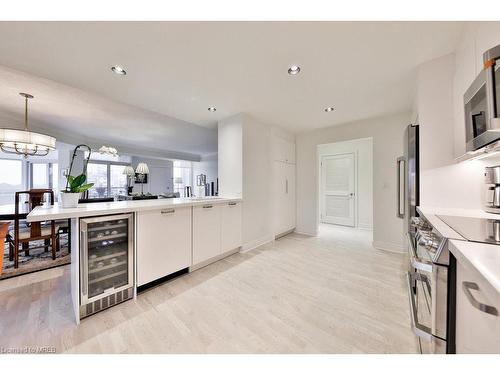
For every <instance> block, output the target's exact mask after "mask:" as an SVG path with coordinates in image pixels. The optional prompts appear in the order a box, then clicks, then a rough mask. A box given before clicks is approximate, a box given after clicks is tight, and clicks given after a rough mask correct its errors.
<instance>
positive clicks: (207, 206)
mask: <svg viewBox="0 0 500 375" xmlns="http://www.w3.org/2000/svg"><path fill="white" fill-rule="evenodd" d="M212 207H213V206H212V205H211V204H207V205H205V206H203V208H212Z"/></svg>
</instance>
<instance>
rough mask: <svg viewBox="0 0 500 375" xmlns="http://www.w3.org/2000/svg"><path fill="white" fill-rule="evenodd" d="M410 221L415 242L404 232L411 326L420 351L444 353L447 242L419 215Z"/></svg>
mask: <svg viewBox="0 0 500 375" xmlns="http://www.w3.org/2000/svg"><path fill="white" fill-rule="evenodd" d="M414 223H415V226H416V227H417V234H416V239H417V241H416V242H415V241H413V240H412V237H411V235H410V234H408V248H409V255H410V263H409V270H408V273H407V287H408V297H409V304H410V317H411V325H412V329H413V332H414V333H415V335H416V337H417V339H418V343H419V347H420V351H421V353H425V354H427V353H447V352H448V348H447V338H448V334H447V333H448V332H447V331H448V328H447V326H448V280H449V274H448V266H449V252H448V247H447V246H448V241H447V239H446V238H444V237H443V236H441V234H440V233H439V232H437V231H436V230H435V229H434V228H432V227H431V226H430V224H429V223H428V222H427V221H425V220H424V219H423V218H418V219H417V220H415V221H414Z"/></svg>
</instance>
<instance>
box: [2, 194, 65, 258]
mask: <svg viewBox="0 0 500 375" xmlns="http://www.w3.org/2000/svg"><path fill="white" fill-rule="evenodd" d="M47 195H48V196H49V198H50V201H49V202H50V204H51V205H53V204H54V192H53V191H52V190H51V189H31V190H27V191H18V192H16V195H15V215H14V230H12V231H10V232H9V234H8V236H7V240H8V242H9V259H10V260H11V261H12V260H14V268H18V267H19V245H21V250H22V251H24V253H25V255H29V251H30V250H34V249H39V248H42V247H43V248H45V251H48V249H49V247H51V250H52V259H53V260H55V259H56V251H59V235H58V232H59V228H58V227H57V226H56V221H55V220H50V221H46V222H31V223H29V224H27V225H26V226H23V227H21V224H22V222H21V221H22V220H21V219H20V217H19V203H20V197H25V196H27V198H28V200H27V201H25V202H22V203H23V204H27V205H28V210H29V211H31V210H33V208H35V207H36V206H40V205H42V204H43V203H44V197H45V196H47ZM23 222H24V221H23ZM41 240H43V245H41V246H39V245H38V246H32V247H30V242H33V241H41Z"/></svg>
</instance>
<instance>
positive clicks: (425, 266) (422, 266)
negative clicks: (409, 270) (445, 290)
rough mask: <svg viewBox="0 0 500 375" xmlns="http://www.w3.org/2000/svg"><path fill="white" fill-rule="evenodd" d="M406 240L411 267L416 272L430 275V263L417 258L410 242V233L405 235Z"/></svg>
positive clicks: (431, 266)
mask: <svg viewBox="0 0 500 375" xmlns="http://www.w3.org/2000/svg"><path fill="white" fill-rule="evenodd" d="M406 239H407V240H408V252H409V253H410V264H411V266H412V267H413V268H416V269H418V270H421V271H424V272H429V273H432V268H433V265H432V262H429V261H426V260H422V259H420V258H419V257H418V255H417V252H416V250H415V246H414V245H413V241H412V240H411V237H410V233H406Z"/></svg>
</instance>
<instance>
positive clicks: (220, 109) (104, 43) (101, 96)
mask: <svg viewBox="0 0 500 375" xmlns="http://www.w3.org/2000/svg"><path fill="white" fill-rule="evenodd" d="M462 27H463V24H462V23H454V22H268V23H266V22H59V23H58V22H25V23H20V22H17V23H14V22H0V64H1V65H4V66H7V67H10V68H13V69H16V70H20V71H23V72H27V73H30V74H32V75H35V76H39V77H43V78H46V79H49V80H53V81H56V82H58V83H61V84H64V85H68V86H71V87H74V88H76V89H79V90H74V89H72V88H71V87H67V86H61V85H58V84H56V83H55V82H49V81H46V80H35V81H36V82H35V83H34V84H33V86H32V85H31V84H30V80H33V79H35V77H32V76H29V75H22V74H17V75H16V72H14V71H11V70H10V71H9V70H8V69H2V71H0V73H1V74H2V75H1V76H0V79H3V78H5V75H7V76H10V78H11V81H10V83H9V85H10V86H9V88H8V89H9V91H8V92H7V91H6V89H5V88H4V87H1V88H0V95H1V96H0V109H1V108H2V107H3V108H4V110H5V108H7V107H8V109H9V110H10V111H14V107H12V105H14V104H15V108H17V109H19V100H18V99H19V98H16V95H17V92H19V91H22V90H27V91H30V90H31V91H35V92H33V94H35V95H37V92H36V90H35V89H38V88H40V90H41V91H40V94H39V95H37V98H36V101H37V102H38V103H39V104H34V105H33V116H35V119H38V118H37V116H38V114H37V112H36V107H35V106H36V105H39V106H40V108H43V107H45V108H46V110H45V112H44V113H41V112H42V109H40V114H39V115H40V120H43V121H45V122H46V123H47V124H50V125H53V126H57V127H58V129H59V128H60V130H62V129H64V127H67V130H68V131H75V132H80V133H86V134H92V136H94V137H101V136H104V135H106V136H107V137H111V138H113V137H116V140H117V141H120V142H124V143H127V142H129V141H131V139H132V138H133V140H134V141H140V142H144V143H147V144H148V145H149V146H150V147H151V148H167V149H172V150H176V151H182V152H191V153H198V154H204V153H209V152H213V151H216V138H214V135H213V134H214V132H211V133H203V131H202V130H198V128H197V127H191V126H192V125H190V124H187V123H185V122H182V121H178V120H175V119H174V118H177V119H182V120H184V121H187V122H189V123H192V124H196V125H200V126H203V127H207V128H214V127H215V126H216V123H217V120H220V119H222V118H225V117H228V116H230V115H233V114H236V113H239V112H246V113H249V114H252V115H253V116H255V117H256V118H258V119H260V120H262V121H265V122H268V123H271V124H275V125H280V126H282V127H284V128H288V129H290V130H292V131H295V132H297V131H306V130H310V129H314V128H320V127H325V126H330V125H335V124H339V123H344V122H348V121H353V120H357V119H362V118H369V117H374V116H380V115H385V114H390V113H396V112H401V111H406V110H409V109H410V108H411V106H412V100H413V95H414V87H415V76H416V69H415V68H416V66H418V65H419V64H420V63H422V62H424V61H427V60H430V59H432V58H435V57H438V56H442V55H444V54H447V53H449V52H452V51H453V50H454V48H455V45H456V43H457V41H458V38H459V36H460V33H461V30H462ZM291 64H298V65H300V67H301V68H302V71H301V73H300V74H299V75H297V76H289V75H288V74H287V69H288V66H289V65H291ZM112 65H120V66H123V67H124V68H125V69H126V70H127V72H128V74H127V75H126V76H118V75H115V74H113V73H112V72H111V71H110V67H111V66H112ZM17 73H19V72H17ZM18 79H19V82H17V81H16V80H18ZM2 86H3V85H2ZM42 86H43V87H42ZM72 90H73V91H72ZM81 90H84V91H81ZM45 94H47V95H48V96H50V100H51V101H52V105H51V106H50V108H49V106H48V105H47V106H46V103H44V101H46V100H49V98H44V95H45ZM11 95H12V96H13V97H11ZM34 103H35V102H34ZM123 104H128V105H131V106H133V108H128V107H127V106H125V105H123ZM209 106H216V107H217V112H215V113H211V112H208V111H207V107H209ZM327 106H333V107H334V108H335V111H333V112H330V113H325V112H324V111H323V109H324V108H325V107H327ZM49 109H50V112H49V111H48V110H49ZM20 110H21V111H22V107H21V109H20ZM143 110H144V111H143ZM150 111H151V112H150ZM19 113H21V112H19ZM162 115H165V116H171V117H164V116H162ZM172 117H173V118H172ZM144 118H147V119H148V121H146V122H147V124H144V123H143V120H144ZM162 123H163V125H162ZM184 128H185V129H189V131H188V132H187V133H186V134H185V135H186V136H188V137H191V136H193V134H198V136H199V138H200V139H197V140H196V141H195V142H193V144H190V141H189V139H188V138H185V140H184V141H180V142H177V139H175V140H173V138H172V134H173V133H171V132H175V135H176V136H177V135H179V136H180V135H181V134H184V131H183V129H184ZM172 129H175V130H172ZM163 132H165V134H164V133H163ZM208 134H210V135H208ZM204 136H207V137H208V138H207V141H206V142H203V138H204ZM181 138H182V137H181ZM113 139H114V138H113ZM214 140H215V149H214V144H213V141H214ZM199 141H201V143H200V142H199ZM204 145H205V146H204ZM172 147H174V148H172ZM175 147H177V149H175ZM197 147H198V148H199V150H196V148H197ZM204 147H205V148H204Z"/></svg>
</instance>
